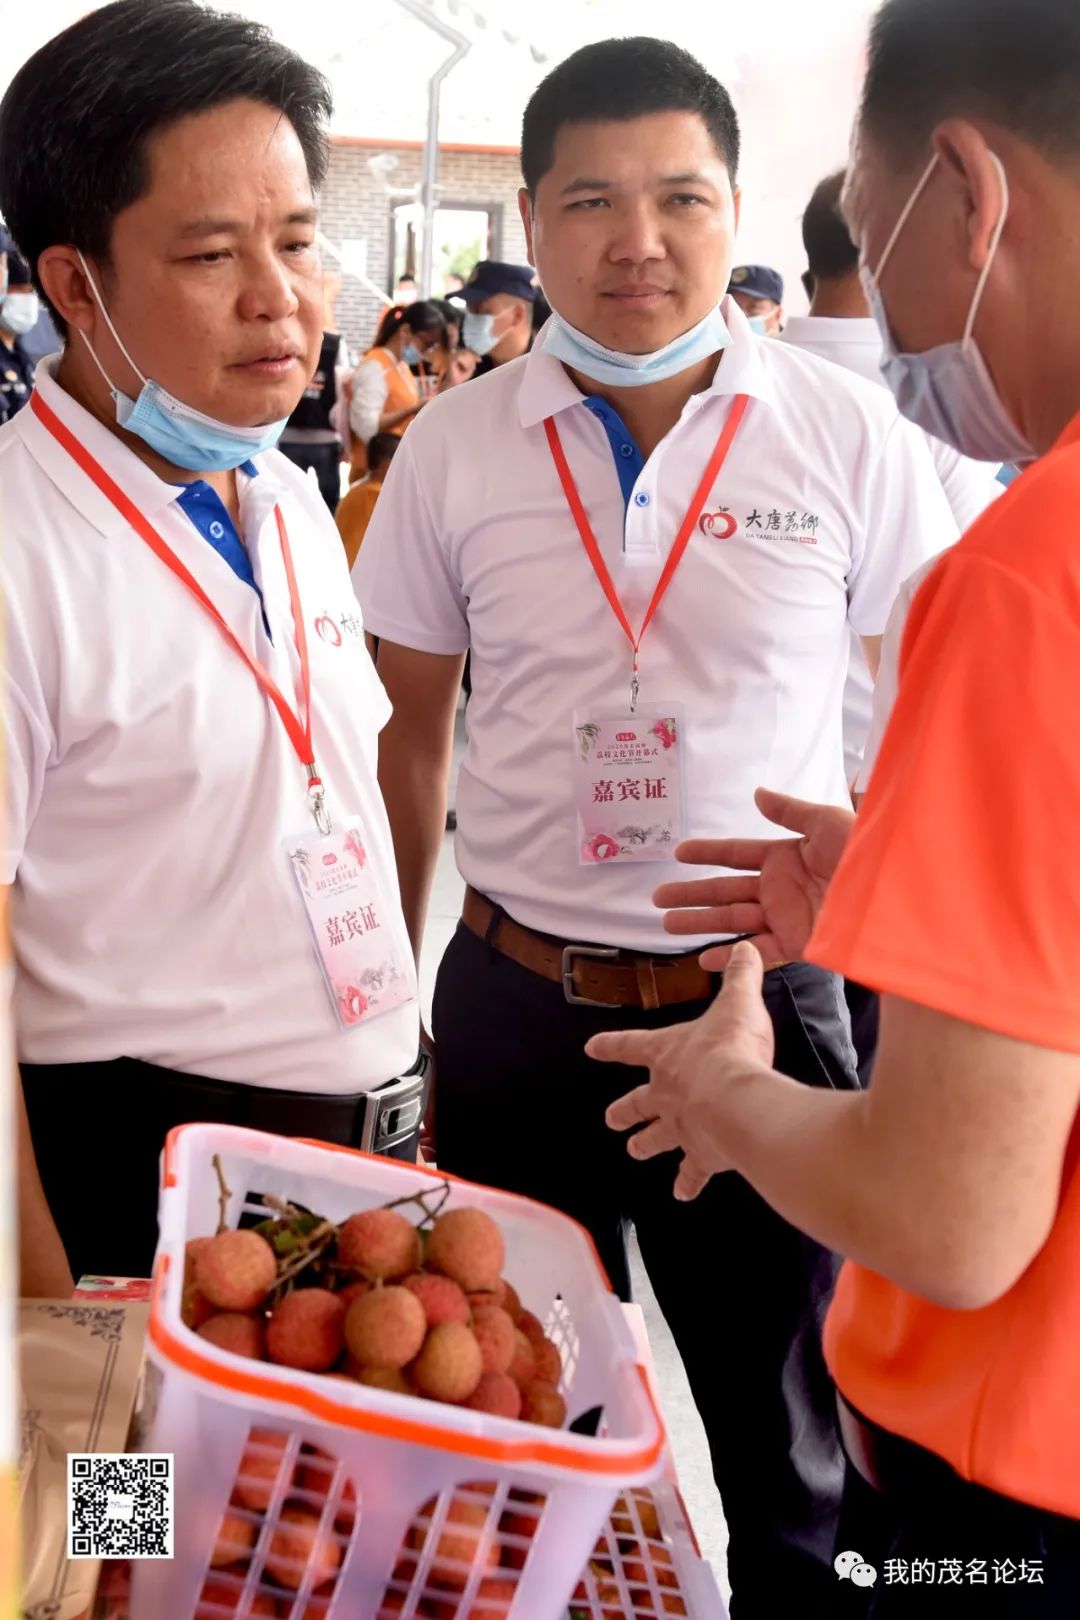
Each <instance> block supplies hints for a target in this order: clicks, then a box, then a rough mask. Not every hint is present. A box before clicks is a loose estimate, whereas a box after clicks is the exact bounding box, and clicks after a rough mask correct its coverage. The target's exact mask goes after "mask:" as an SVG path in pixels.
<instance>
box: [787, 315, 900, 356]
mask: <svg viewBox="0 0 1080 1620" xmlns="http://www.w3.org/2000/svg"><path fill="white" fill-rule="evenodd" d="M783 336H784V341H786V342H788V343H794V344H800V343H822V344H825V343H844V344H848V345H850V344H852V343H859V344H865V345H866V347H867V348H871V347H873V348H875V349H880V348H881V334H880V333H879V332H878V328H877V322H876V321H875V320H874V317H873V316H872V315H865V316H859V315H855V316H851V317H848V316H840V315H789V316H788V317H787V319H786V321H785V322H784V333H783Z"/></svg>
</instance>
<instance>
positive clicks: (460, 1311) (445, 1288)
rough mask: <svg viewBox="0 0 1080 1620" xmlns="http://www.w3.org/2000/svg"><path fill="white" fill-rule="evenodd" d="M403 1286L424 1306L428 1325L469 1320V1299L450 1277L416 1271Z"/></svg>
mask: <svg viewBox="0 0 1080 1620" xmlns="http://www.w3.org/2000/svg"><path fill="white" fill-rule="evenodd" d="M403 1286H404V1287H406V1288H407V1289H409V1291H410V1293H413V1294H415V1295H416V1297H417V1299H418V1300H419V1301H420V1303H421V1305H422V1306H423V1307H424V1315H425V1316H426V1317H427V1323H428V1327H438V1326H439V1325H440V1323H442V1322H468V1320H469V1301H468V1300H467V1299H466V1298H465V1295H464V1293H463V1291H462V1290H461V1289H460V1288H459V1287H458V1285H457V1283H456V1282H454V1281H453V1280H452V1279H451V1278H450V1277H439V1276H436V1274H435V1273H434V1272H431V1271H415V1272H413V1274H412V1276H411V1277H406V1279H405V1282H404V1285H403Z"/></svg>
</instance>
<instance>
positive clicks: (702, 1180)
mask: <svg viewBox="0 0 1080 1620" xmlns="http://www.w3.org/2000/svg"><path fill="white" fill-rule="evenodd" d="M730 958H731V959H730V962H729V964H728V969H727V972H726V973H725V975H724V983H723V987H722V989H721V991H720V994H719V995H718V996H717V998H716V1000H715V1001H714V1002H713V1003H712V1005H711V1006H710V1007H709V1009H708V1011H707V1012H705V1013H704V1014H703V1015H702V1016H701V1017H700V1018H698V1019H695V1020H694V1022H693V1023H689V1024H675V1025H672V1026H671V1027H670V1028H669V1029H656V1030H622V1031H616V1032H612V1033H610V1034H606V1035H596V1036H594V1037H593V1039H592V1040H591V1041H590V1042H589V1043H588V1045H587V1046H586V1048H585V1050H586V1052H587V1053H588V1055H589V1056H590V1057H591V1058H596V1059H597V1061H598V1062H600V1063H626V1064H628V1065H632V1066H635V1067H640V1068H645V1069H648V1070H649V1080H648V1083H647V1084H646V1085H643V1086H638V1087H637V1088H636V1090H634V1091H630V1092H628V1093H627V1094H626V1096H624V1097H620V1098H619V1100H618V1102H615V1103H612V1105H611V1107H610V1108H609V1109H608V1111H607V1115H606V1118H607V1123H608V1124H609V1125H610V1126H611V1128H612V1130H616V1131H627V1130H635V1127H641V1129H637V1130H636V1132H635V1135H633V1136H631V1138H630V1141H629V1143H628V1145H627V1151H628V1152H629V1153H630V1155H631V1157H632V1158H635V1159H651V1158H653V1157H655V1155H656V1154H658V1153H670V1152H672V1151H673V1150H675V1149H681V1150H682V1153H683V1161H682V1165H681V1166H680V1169H679V1173H678V1176H677V1178H676V1181H675V1196H676V1198H678V1199H683V1200H685V1199H690V1198H696V1197H697V1195H698V1193H699V1192H700V1191H701V1189H702V1188H703V1187H704V1186H705V1185H706V1183H707V1182H708V1181H709V1180H710V1178H711V1177H712V1176H714V1175H716V1174H718V1172H720V1171H721V1170H730V1169H732V1168H733V1164H732V1160H731V1157H730V1152H729V1149H728V1145H727V1144H728V1143H729V1142H730V1135H731V1132H730V1115H729V1112H728V1110H729V1107H730V1103H731V1098H732V1091H733V1088H737V1087H738V1085H739V1082H740V1081H741V1080H743V1079H745V1077H746V1075H747V1073H748V1071H753V1070H754V1069H755V1068H756V1069H760V1068H769V1067H771V1065H772V1060H773V1050H774V1038H773V1026H772V1019H771V1018H770V1017H769V1013H768V1009H767V1008H766V1006H765V1000H764V997H763V995H762V979H763V976H764V964H763V963H762V960H761V957H760V955H759V954H758V952H757V951H756V950H755V949H754V947H753V946H752V945H749V944H747V943H745V942H744V943H743V944H741V945H735V946H734V947H732V948H731V951H730Z"/></svg>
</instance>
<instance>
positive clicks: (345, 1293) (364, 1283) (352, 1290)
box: [337, 1277, 371, 1310]
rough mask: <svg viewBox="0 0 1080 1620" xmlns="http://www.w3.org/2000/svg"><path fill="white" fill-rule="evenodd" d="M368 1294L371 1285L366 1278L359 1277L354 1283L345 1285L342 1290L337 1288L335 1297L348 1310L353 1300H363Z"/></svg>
mask: <svg viewBox="0 0 1080 1620" xmlns="http://www.w3.org/2000/svg"><path fill="white" fill-rule="evenodd" d="M370 1292H371V1284H370V1283H369V1282H368V1280H367V1278H366V1277H359V1278H358V1279H357V1281H356V1282H351V1283H346V1284H345V1287H344V1288H339V1289H338V1291H337V1297H338V1299H340V1300H341V1302H342V1304H343V1305H344V1306H345V1309H346V1310H348V1308H349V1306H350V1305H351V1304H352V1302H353V1300H354V1299H363V1297H364V1295H365V1294H370Z"/></svg>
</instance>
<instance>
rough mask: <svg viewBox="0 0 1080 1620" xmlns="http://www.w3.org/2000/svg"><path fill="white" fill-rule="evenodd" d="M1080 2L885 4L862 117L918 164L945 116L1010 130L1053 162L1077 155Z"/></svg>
mask: <svg viewBox="0 0 1080 1620" xmlns="http://www.w3.org/2000/svg"><path fill="white" fill-rule="evenodd" d="M1078 83H1080V6H1078V5H1077V4H1076V0H1022V3H1021V0H885V3H884V5H882V7H881V9H880V10H879V12H878V13H877V16H876V17H875V18H874V22H873V25H872V28H871V31H870V55H869V64H868V67H867V72H866V80H865V82H864V85H863V94H862V107H861V112H860V121H861V123H862V124H863V126H864V127H865V128H866V130H867V131H868V132H869V133H870V134H871V135H872V136H876V137H879V138H881V139H882V140H884V141H885V142H887V144H888V148H889V156H890V157H891V158H892V159H893V160H895V161H897V162H900V163H903V164H905V165H911V166H914V164H915V163H916V162H917V160H918V158H919V155H920V153H921V152H922V151H927V155H929V153H928V148H929V141H930V136H931V135H932V134H933V131H934V129H935V127H936V126H937V125H938V124H939V123H940V122H941V120H942V119H943V118H971V119H985V120H987V121H989V122H993V123H996V124H1000V125H1003V126H1004V127H1005V128H1006V129H1009V130H1012V131H1013V132H1014V133H1015V134H1016V135H1019V136H1020V137H1021V138H1023V139H1024V140H1027V141H1030V142H1031V143H1032V145H1034V146H1036V147H1038V148H1040V149H1042V150H1043V151H1045V152H1046V153H1047V154H1048V155H1051V156H1058V155H1061V156H1065V157H1067V158H1075V157H1076V155H1077V154H1078V153H1080V94H1078V93H1077V85H1078Z"/></svg>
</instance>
